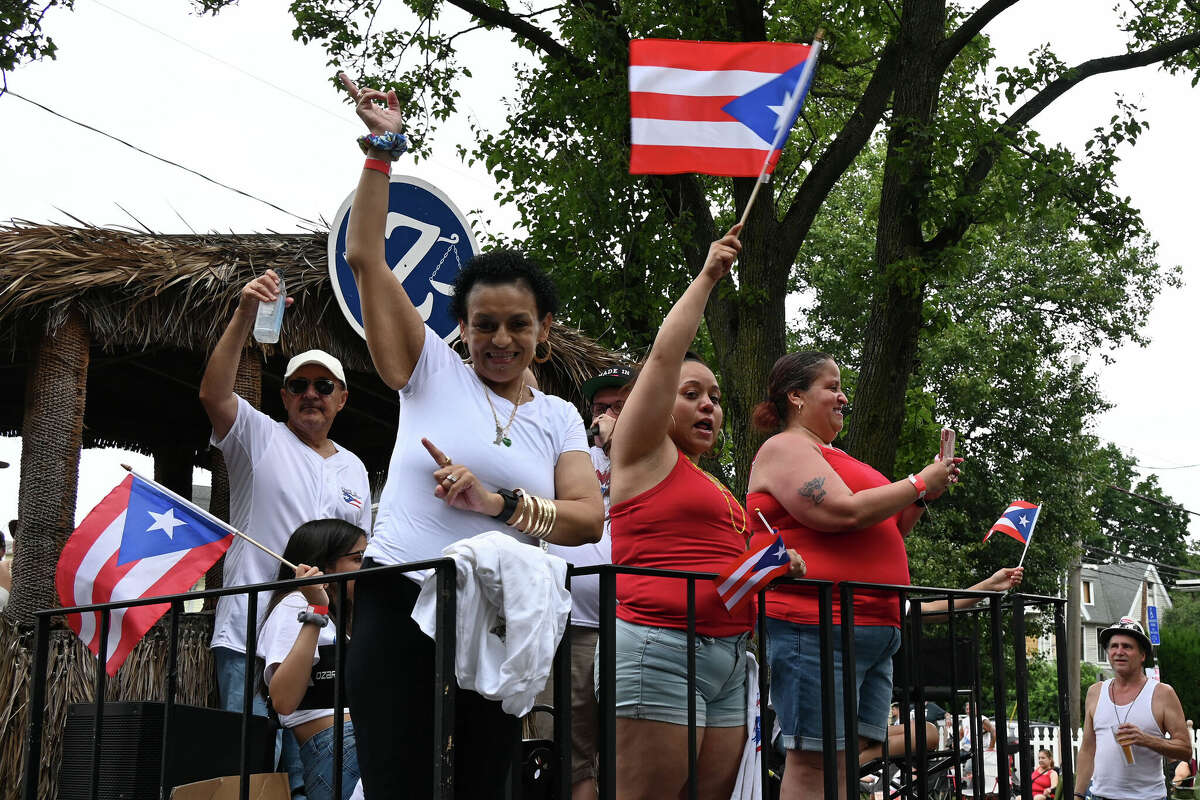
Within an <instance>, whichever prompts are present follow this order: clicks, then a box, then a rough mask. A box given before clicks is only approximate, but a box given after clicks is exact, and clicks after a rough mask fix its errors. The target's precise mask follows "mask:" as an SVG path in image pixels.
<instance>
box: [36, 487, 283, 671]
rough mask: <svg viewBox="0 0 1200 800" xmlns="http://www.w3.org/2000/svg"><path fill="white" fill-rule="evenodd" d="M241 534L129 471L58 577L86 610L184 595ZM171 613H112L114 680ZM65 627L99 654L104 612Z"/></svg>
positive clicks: (86, 525) (65, 594) (90, 520)
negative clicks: (148, 633) (141, 642)
mask: <svg viewBox="0 0 1200 800" xmlns="http://www.w3.org/2000/svg"><path fill="white" fill-rule="evenodd" d="M235 535H242V534H240V533H239V532H238V531H237V530H235V529H234V528H232V527H230V526H229V525H227V524H226V523H224V522H222V521H221V520H219V519H217V518H216V517H214V516H213V515H212V514H209V513H208V512H206V511H205V510H204V509H202V508H200V507H198V506H196V505H194V504H192V503H190V502H188V501H187V500H184V499H183V498H182V497H180V496H179V495H177V494H175V493H174V492H172V491H170V490H169V489H167V488H165V487H163V486H161V485H159V484H158V483H155V482H154V481H152V480H149V479H147V478H143V477H142V476H140V475H137V474H136V473H131V474H130V475H127V476H126V477H125V480H123V481H121V483H119V484H118V485H117V486H116V488H114V489H113V490H112V491H111V492H109V493H108V495H107V496H106V497H105V498H104V499H103V500H101V501H100V503H99V504H98V505H97V506H96V507H95V508H94V509H92V511H91V512H90V513H89V514H88V515H87V516H86V517H85V518H84V520H83V522H81V523H80V524H79V527H78V528H76V529H75V532H74V533H72V534H71V536H70V538H69V539H67V543H66V545H64V546H63V551H62V554H61V555H60V556H59V559H58V566H57V568H56V569H55V576H54V584H55V587H56V588H57V590H58V597H59V600H60V601H61V602H62V604H63V605H64V606H82V605H91V604H93V603H109V602H118V601H121V600H137V599H141V598H143V597H157V596H160V595H168V594H179V593H181V592H186V591H187V590H188V589H190V588H191V587H192V586H193V585H195V583H196V581H198V580H199V579H200V576H201V575H203V574H204V573H205V571H206V570H207V569H208V568H209V567H211V566H212V565H213V564H214V563H215V562H216V560H217V559H218V558H220V557H221V555H222V554H223V553H224V552H225V551H226V550H227V549H229V545H230V544H231V543H232V542H233V537H234V536H235ZM246 538H247V539H248V538H249V537H246ZM255 544H257V542H255ZM263 549H266V548H263ZM268 552H270V551H268ZM168 608H169V604H167V603H161V604H157V605H148V606H135V607H133V608H123V609H117V610H115V611H113V612H112V615H111V620H110V625H109V636H108V647H107V659H108V660H107V662H106V664H105V670H106V671H107V672H108V674H109V675H115V674H116V672H117V670H118V669H119V668H120V666H121V664H122V663H124V661H125V659H126V658H127V657H128V656H129V654H130V652H132V651H133V647H134V645H136V644H137V643H138V641H139V640H140V639H141V638H142V637H143V636H144V635H145V634H146V631H148V630H150V628H151V627H152V626H153V625H154V623H155V622H157V621H158V619H159V617H161V616H162V615H163V614H164V613H166V611H167V609H168ZM67 624H68V625H69V626H70V627H71V629H72V630H73V631H75V632H76V633H77V634H79V638H80V639H82V640H83V642H84V644H86V645H87V647H88V649H90V650H91V651H92V652H93V653H96V654H97V655H98V654H99V653H100V614H99V613H98V612H93V613H90V614H71V615H69V616H68V617H67Z"/></svg>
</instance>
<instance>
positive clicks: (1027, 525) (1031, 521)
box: [983, 500, 1042, 567]
mask: <svg viewBox="0 0 1200 800" xmlns="http://www.w3.org/2000/svg"><path fill="white" fill-rule="evenodd" d="M1041 510H1042V507H1041V506H1038V505H1034V504H1033V503H1027V502H1025V501H1024V500H1014V501H1012V503H1011V504H1010V505H1009V507H1008V508H1006V509H1005V510H1004V513H1003V514H1001V515H1000V519H998V520H996V524H995V525H993V526H992V527H991V528H989V529H988V532H987V533H986V534H984V536H983V540H984V541H985V542H986V541H987V540H988V539H990V538H992V534H993V533H997V532H998V533H1003V534H1007V535H1008V536H1011V537H1013V538H1014V539H1016V540H1017V541H1018V542H1024V543H1025V549H1024V550H1022V551H1021V560H1020V561H1019V562H1018V563H1017V566H1018V567H1019V566H1021V564H1023V563H1025V554H1026V553H1027V552H1029V540H1030V539H1031V538H1033V528H1034V526H1035V525H1037V520H1038V514H1040V513H1041Z"/></svg>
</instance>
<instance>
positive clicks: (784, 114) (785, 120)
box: [738, 28, 825, 226]
mask: <svg viewBox="0 0 1200 800" xmlns="http://www.w3.org/2000/svg"><path fill="white" fill-rule="evenodd" d="M824 39H825V29H824V28H818V29H817V32H816V33H815V34H813V41H812V44H811V45H809V50H808V58H806V59H805V60H804V69H803V70H801V72H800V80H799V81H798V82H797V83H796V91H795V93H794V94H793V96H792V97H790V98H789V99H788V104H787V105H786V106H785V107H784V108H783V109H782V110H781V111H780V113H779V121H778V123H777V124H776V126H775V141H773V142H771V149H770V150H768V151H767V157H766V158H765V159H763V165H762V169H761V170H759V172H758V180H756V181H755V182H754V190H753V191H752V192H750V199H749V200H747V201H746V210H745V211H743V212H742V218H741V220H740V221H739V222H738V224H739V225H743V226H744V225H745V224H746V220H747V219H748V218H749V217H750V209H751V208H753V207H754V200H755V199H756V198H757V197H758V190H759V189H760V188H761V187H762V185H763V184H764V183H766V182H767V168H768V167H770V166H771V156H773V155H774V154H775V151H776V150H778V149H779V148H780V147H782V146H783V140H784V139H786V138H787V135H788V132H789V131H791V125H790V123H791V122H792V117H793V116H794V115H795V114H796V108H797V106H799V105H800V97H801V95H800V87H802V86H805V85H807V84H808V82H809V81H811V80H812V75H813V71H814V70H816V68H817V55H818V54H819V53H820V52H821V45H822V43H823V41H824ZM806 94H807V93H806Z"/></svg>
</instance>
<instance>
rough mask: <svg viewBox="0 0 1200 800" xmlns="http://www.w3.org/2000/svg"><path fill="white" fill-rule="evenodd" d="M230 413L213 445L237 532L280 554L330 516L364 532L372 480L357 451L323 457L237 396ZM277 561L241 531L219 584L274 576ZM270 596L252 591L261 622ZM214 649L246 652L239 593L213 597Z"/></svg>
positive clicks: (368, 527) (368, 518) (243, 608)
mask: <svg viewBox="0 0 1200 800" xmlns="http://www.w3.org/2000/svg"><path fill="white" fill-rule="evenodd" d="M237 401H238V408H237V416H236V417H235V418H234V421H233V427H231V428H230V429H229V433H227V434H225V438H224V439H221V440H220V441H218V440H217V439H216V437H215V436H214V437H213V438H212V444H214V445H215V446H216V447H217V448H219V449H220V451H221V454H222V455H223V456H224V457H225V466H226V467H227V468H228V470H229V521H230V524H232V525H233V527H235V528H237V529H238V530H240V531H241V532H242V533H244V534H246V535H247V536H250V537H252V538H254V539H256V540H257V541H259V542H261V543H262V544H263V545H264V546H266V547H269V548H271V549H272V550H274V551H275V552H276V553H282V552H283V550H284V548H285V547H286V546H287V542H288V539H290V538H291V536H292V533H293V531H295V530H296V528H298V527H300V526H301V525H303V524H304V523H305V522H311V521H312V520H315V519H328V518H331V517H336V518H338V519H344V520H346V521H347V522H351V523H353V524H355V525H357V526H359V527H360V528H362V529H363V530H364V531H370V530H371V484H370V482H369V481H368V479H367V468H366V467H364V466H363V463H362V461H360V460H359V459H358V456H356V455H354V454H353V453H351V452H350V451H349V450H346V449H345V448H343V447H339V446H338V445H337V444H336V443H334V447H336V448H337V452H335V453H334V454H333V455H332V456H330V457H329V458H324V457H322V456H321V454H319V453H318V452H316V451H315V450H313V449H312V448H311V447H309V446H308V445H306V444H305V443H304V442H302V441H300V439H298V438H297V437H296V434H294V433H292V430H291V429H290V428H289V427H288V426H287V425H285V424H284V423H282V422H276V421H275V420H273V419H271V418H270V417H268V416H267V415H266V414H264V413H262V412H261V411H259V410H258V409H256V408H254V406H252V405H250V404H249V403H247V402H246V401H245V400H244V399H243V398H241V397H238V399H237ZM278 573H279V562H278V561H276V560H275V559H274V558H272V557H271V556H269V555H267V554H266V553H264V552H263V551H261V550H259V549H258V548H257V547H255V546H254V545H252V544H249V543H248V542H246V541H245V540H244V539H242V538H241V537H240V536H238V537H234V540H233V544H231V545H230V546H229V550H228V551H227V552H226V553H225V568H224V583H225V585H226V586H245V585H246V584H249V583H261V582H263V581H271V580H274V579H275V577H276V575H278ZM268 599H269V595H267V594H266V593H260V594H259V596H258V619H257V620H256V624H258V625H259V626H260V627H261V625H262V621H263V617H264V616H265V615H266V604H267V600H268ZM212 646H213V647H228V648H229V649H231V650H236V651H238V652H239V653H244V652H246V596H245V595H231V596H227V597H222V598H221V599H220V600H218V601H217V614H216V619H215V620H214V622H213V638H212Z"/></svg>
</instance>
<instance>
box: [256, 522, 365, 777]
mask: <svg viewBox="0 0 1200 800" xmlns="http://www.w3.org/2000/svg"><path fill="white" fill-rule="evenodd" d="M366 546H367V537H366V534H364V533H363V531H362V529H361V528H359V527H358V526H357V525H352V524H350V523H349V522H346V521H345V520H340V519H319V520H314V521H313V522H306V523H304V524H303V525H301V526H300V527H299V528H297V529H296V531H295V532H294V533H293V534H292V536H291V538H290V539H289V540H288V544H287V547H286V548H285V549H284V551H283V557H284V558H285V559H287V560H288V561H290V562H292V563H293V564H296V565H298V566H297V567H296V570H295V572H294V573H293V571H292V570H291V569H290V568H288V567H287V566H283V565H281V566H280V568H279V575H278V580H287V579H288V578H293V577H295V578H308V577H312V576H314V575H321V574H322V573H333V572H352V571H355V570H357V569H358V568H359V567H361V566H362V562H363V551H364V550H365V549H366ZM310 565H312V566H310ZM330 588H331V589H332V588H333V587H332V585H330ZM330 595H332V596H333V598H336V597H337V592H336V591H330V592H326V590H325V585H323V584H313V585H311V586H305V587H303V588H301V589H299V590H295V591H291V592H284V591H277V592H273V593H272V594H271V599H270V600H269V601H268V603H267V616H266V619H265V620H264V621H263V624H262V628H261V630H260V631H259V634H258V657H259V658H261V659H262V660H263V684H264V686H263V688H264V690H265V694H266V695H267V697H268V700H269V701H270V704H271V707H272V708H274V709H275V713H277V714H278V715H279V721H280V723H281V724H282V725H283V726H284V727H285V728H288V729H290V730H291V731H292V733H293V734H294V735H295V737H296V742H297V743H298V744H299V745H300V760H301V763H302V765H303V767H304V787H305V794H306V795H307V797H308V798H309V800H346V798H348V797H350V795H351V793H352V792H353V791H354V786H355V784H356V783H357V782H358V754H357V748H356V747H355V740H354V726H353V724H352V723H351V722H350V716H349V714H347V715H346V716H345V722H344V723H343V728H342V735H343V739H342V753H343V757H342V794H341V798H334V796H333V787H334V774H333V768H334V765H335V761H334V743H335V738H334V733H335V731H334V728H333V724H334V719H335V717H334V708H333V704H334V702H335V699H334V685H333V683H334V675H335V673H336V670H337V659H336V647H337V630H338V628H339V627H340V628H342V629H343V630H344V631H345V633H346V636H347V638H348V637H349V635H350V629H351V626H352V624H353V617H354V581H349V582H348V583H347V584H346V608H338V606H337V601H336V599H331V597H330ZM347 644H348V642H347Z"/></svg>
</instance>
